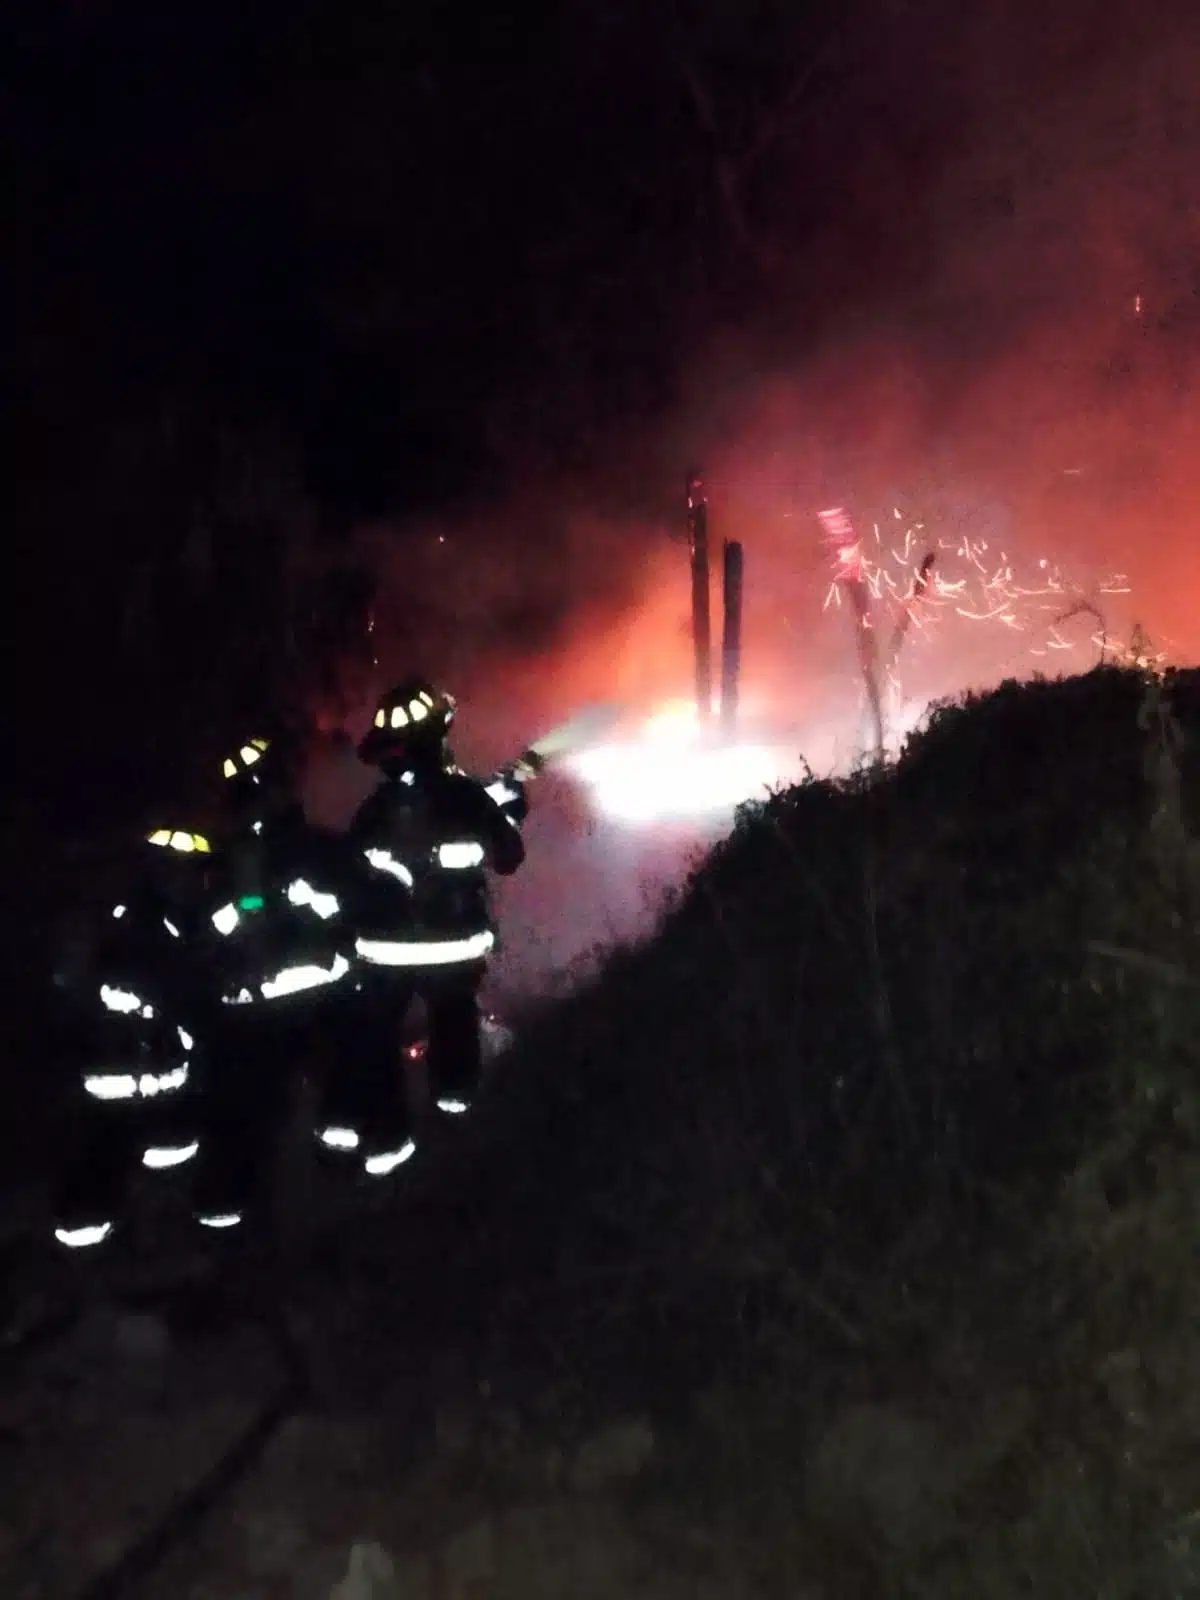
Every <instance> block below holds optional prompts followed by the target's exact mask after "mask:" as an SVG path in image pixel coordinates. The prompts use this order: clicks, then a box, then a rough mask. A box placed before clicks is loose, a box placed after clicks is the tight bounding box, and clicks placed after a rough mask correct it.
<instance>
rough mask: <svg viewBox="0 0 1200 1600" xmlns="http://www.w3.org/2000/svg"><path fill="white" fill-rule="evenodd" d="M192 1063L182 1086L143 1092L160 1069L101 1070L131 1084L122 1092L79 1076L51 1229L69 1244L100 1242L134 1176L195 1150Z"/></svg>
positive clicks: (164, 1167)
mask: <svg viewBox="0 0 1200 1600" xmlns="http://www.w3.org/2000/svg"><path fill="white" fill-rule="evenodd" d="M196 1067H197V1063H196V1060H195V1057H194V1055H193V1059H192V1060H191V1062H190V1063H189V1080H188V1084H187V1087H186V1088H180V1089H178V1090H174V1091H171V1090H157V1089H155V1090H152V1091H151V1090H149V1089H148V1086H149V1085H150V1084H152V1083H153V1082H154V1081H155V1080H156V1079H157V1078H158V1077H159V1075H158V1074H148V1073H141V1074H130V1075H129V1078H128V1083H127V1084H122V1083H121V1078H122V1076H123V1075H120V1074H111V1073H110V1074H107V1075H104V1076H106V1077H107V1080H108V1082H109V1083H110V1084H117V1085H120V1086H121V1087H131V1086H133V1085H135V1084H136V1085H141V1086H142V1087H139V1088H133V1089H132V1092H130V1093H127V1094H125V1095H123V1096H121V1097H115V1096H114V1097H111V1098H101V1097H98V1096H96V1095H95V1094H93V1093H89V1092H88V1090H87V1088H86V1085H87V1084H88V1083H89V1082H91V1083H92V1084H96V1083H98V1082H102V1081H103V1078H102V1076H101V1075H99V1074H93V1073H85V1074H83V1085H82V1086H81V1087H82V1093H81V1097H80V1104H79V1106H78V1111H77V1117H76V1119H75V1125H74V1127H73V1129H72V1131H71V1134H70V1135H69V1140H70V1155H69V1157H68V1160H67V1163H66V1166H65V1167H64V1168H63V1170H62V1172H61V1173H60V1175H59V1179H58V1182H57V1184H56V1188H55V1195H54V1201H53V1210H54V1227H55V1234H56V1237H57V1238H58V1240H59V1242H60V1243H61V1244H64V1245H67V1246H69V1247H71V1248H80V1247H84V1246H88V1245H96V1244H100V1243H102V1242H103V1240H104V1239H106V1238H107V1237H108V1236H109V1234H111V1233H112V1231H113V1229H114V1228H116V1227H117V1226H119V1224H120V1222H121V1220H122V1213H123V1212H124V1210H125V1208H126V1206H127V1205H128V1202H129V1199H130V1192H131V1189H132V1186H133V1180H134V1178H135V1176H136V1175H137V1174H138V1173H140V1172H141V1171H143V1170H146V1171H149V1172H151V1173H156V1172H161V1171H168V1172H169V1171H170V1170H172V1169H175V1168H181V1167H186V1166H187V1164H188V1163H189V1162H190V1161H192V1159H193V1158H194V1157H195V1155H196V1153H197V1148H198V1130H199V1117H200V1112H199V1101H198V1097H197V1094H196V1092H195V1087H194V1086H195V1081H196V1079H195V1074H196Z"/></svg>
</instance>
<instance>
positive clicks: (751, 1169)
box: [441, 668, 1200, 1600]
mask: <svg viewBox="0 0 1200 1600" xmlns="http://www.w3.org/2000/svg"><path fill="white" fill-rule="evenodd" d="M1195 693H1196V681H1195V679H1194V678H1193V677H1192V675H1190V674H1168V675H1167V676H1166V677H1165V678H1158V677H1155V676H1153V675H1149V674H1145V675H1144V674H1141V673H1138V672H1134V671H1128V670H1123V669H1116V668H1108V669H1100V670H1097V671H1095V672H1093V673H1091V674H1089V675H1087V676H1086V677H1081V678H1075V679H1070V680H1066V681H1061V682H1036V683H1033V684H1029V685H1025V686H1018V685H1016V684H1006V685H1004V686H1003V687H1001V688H1000V689H999V690H998V691H996V692H995V693H992V694H988V695H984V696H979V697H971V698H970V699H969V700H967V701H966V702H965V703H962V704H957V705H950V706H946V707H943V708H942V709H940V710H938V711H937V712H936V713H935V714H934V715H933V717H932V719H931V720H930V722H929V725H928V726H927V727H926V728H925V729H924V730H923V731H921V732H919V733H918V734H916V735H915V736H914V737H913V738H912V739H911V740H910V742H909V744H908V746H907V748H906V749H905V751H904V754H903V756H902V758H901V759H900V761H899V762H898V763H897V764H896V765H895V766H894V767H893V768H892V769H890V770H887V771H884V772H880V773H867V774H863V775H860V776H858V777H855V778H853V779H851V780H848V781H845V782H817V781H810V782H807V783H804V784H802V785H800V786H799V787H797V788H794V789H791V790H787V791H785V792H782V793H779V794H777V795H775V796H773V797H772V798H770V799H769V800H768V801H766V802H765V803H764V804H762V805H755V806H750V807H747V808H745V809H744V810H743V811H742V813H741V815H740V816H739V819H738V822H737V825H736V827H735V828H734V830H733V832H732V834H731V836H730V837H729V838H728V840H727V841H725V842H724V843H723V844H721V845H720V846H719V847H718V848H717V849H716V850H715V851H714V853H713V854H712V855H711V857H710V858H709V859H708V860H706V861H705V862H704V863H703V864H702V865H701V866H699V867H698V869H697V871H696V872H695V874H694V876H693V878H692V880H691V882H690V885H689V886H688V888H687V891H686V893H685V894H684V895H683V896H682V897H681V899H680V900H679V902H678V903H677V904H676V905H674V906H673V907H672V908H670V910H669V912H668V914H667V915H666V917H665V920H664V924H663V927H662V931H661V934H660V936H659V938H658V939H657V940H656V941H655V942H653V943H652V944H650V945H648V946H646V947H644V948H641V949H637V950H628V951H624V952H621V953H619V954H617V955H615V956H614V957H613V958H612V959H611V961H610V962H609V963H608V966H607V969H606V970H605V971H604V973H603V975H602V976H601V977H600V978H599V979H598V980H597V981H596V982H595V984H594V985H593V986H592V987H590V988H589V989H587V990H586V991H585V992H583V993H581V994H579V995H578V996H577V997H576V998H574V999H571V1000H569V1001H568V1002H566V1003H565V1004H562V1005H559V1006H557V1007H555V1008H554V1009H553V1010H552V1011H550V1012H549V1013H548V1014H547V1015H546V1016H545V1017H544V1018H543V1019H542V1020H541V1022H540V1024H538V1025H537V1026H536V1028H535V1029H534V1030H533V1031H532V1032H531V1033H530V1035H529V1036H528V1037H527V1038H526V1039H525V1040H524V1041H523V1043H522V1046H521V1047H520V1050H519V1055H518V1058H517V1059H516V1060H515V1061H514V1062H513V1063H512V1066H511V1068H510V1071H509V1073H508V1075H507V1082H506V1084H505V1092H504V1094H503V1095H501V1096H498V1097H497V1100H496V1102H495V1109H494V1112H493V1125H492V1129H491V1132H492V1133H493V1134H494V1138H491V1139H490V1141H489V1143H488V1146H487V1148H485V1149H484V1150H483V1151H481V1152H479V1153H478V1154H477V1156H476V1158H475V1161H474V1167H473V1176H472V1178H471V1179H470V1180H469V1181H471V1182H473V1184H474V1186H475V1188H474V1193H473V1195H466V1196H464V1194H462V1193H461V1192H459V1193H457V1194H456V1198H455V1202H454V1203H455V1206H456V1208H458V1207H462V1206H464V1205H466V1206H468V1207H470V1206H471V1205H472V1202H473V1203H474V1216H475V1224H476V1225H475V1227H474V1229H473V1230H471V1232H472V1237H473V1244H472V1245H471V1246H470V1247H469V1248H468V1250H467V1252H466V1254H465V1255H464V1256H463V1258H462V1259H461V1260H458V1261H457V1262H455V1261H451V1262H448V1263H447V1265H446V1270H445V1276H444V1279H443V1281H442V1285H441V1287H442V1290H443V1292H444V1294H445V1296H446V1303H447V1305H448V1306H451V1307H453V1310H454V1315H455V1316H456V1317H457V1318H458V1319H459V1321H460V1323H462V1324H463V1325H465V1324H466V1323H467V1322H469V1321H472V1320H474V1319H478V1323H479V1325H480V1326H482V1327H483V1329H484V1330H485V1332H486V1337H487V1340H488V1343H489V1349H490V1359H491V1361H492V1363H493V1365H494V1368H495V1369H496V1370H508V1371H512V1372H515V1371H517V1370H525V1371H527V1372H529V1373H531V1374H532V1373H534V1372H536V1374H537V1378H536V1380H535V1381H536V1383H537V1384H538V1386H539V1387H541V1386H543V1385H544V1384H546V1383H549V1384H550V1387H551V1390H552V1392H553V1393H554V1394H555V1395H556V1396H557V1397H558V1400H557V1402H556V1406H554V1407H552V1410H553V1411H554V1412H555V1414H556V1415H557V1416H558V1417H560V1418H562V1417H566V1416H572V1417H576V1418H589V1417H590V1418H593V1419H595V1418H597V1417H602V1416H605V1415H611V1414H612V1413H613V1412H614V1410H615V1409H618V1408H626V1407H628V1406H630V1405H633V1406H642V1407H645V1408H647V1409H648V1410H649V1411H650V1412H651V1413H652V1414H653V1415H654V1416H655V1417H656V1418H660V1419H664V1420H668V1419H669V1421H670V1425H671V1426H673V1427H675V1428H682V1429H683V1430H684V1437H686V1438H688V1439H689V1441H690V1444H689V1447H688V1454H687V1466H686V1469H681V1470H684V1471H685V1476H684V1477H683V1478H681V1479H679V1480H678V1483H677V1485H676V1489H677V1490H678V1484H679V1483H682V1484H684V1485H686V1494H687V1496H688V1497H689V1503H691V1504H692V1509H693V1511H695V1512H702V1513H703V1514H704V1516H705V1517H710V1516H711V1517H712V1518H714V1519H717V1520H718V1521H720V1522H721V1524H722V1525H724V1524H725V1523H727V1522H729V1523H730V1524H731V1525H736V1527H737V1528H738V1529H739V1530H740V1532H741V1534H742V1535H743V1536H744V1541H745V1542H744V1544H743V1546H742V1548H744V1550H745V1551H746V1552H747V1561H748V1563H749V1566H748V1568H747V1570H748V1571H749V1570H750V1569H751V1568H752V1569H753V1571H754V1572H755V1573H757V1574H758V1575H759V1576H760V1577H762V1578H763V1580H764V1581H765V1582H768V1583H776V1584H778V1583H779V1582H782V1581H784V1580H786V1581H787V1582H789V1583H791V1584H798V1583H800V1582H802V1581H804V1582H808V1583H810V1584H811V1583H812V1582H814V1581H815V1580H818V1579H821V1578H823V1579H824V1580H825V1581H826V1582H827V1584H828V1590H827V1592H829V1593H831V1594H833V1593H836V1594H837V1595H839V1596H849V1595H854V1594H857V1593H862V1594H864V1595H867V1594H869V1595H871V1596H880V1595H890V1594H896V1595H920V1596H936V1597H939V1600H940V1597H941V1596H947V1597H949V1596H958V1595H963V1596H966V1595H971V1596H992V1595H995V1596H1009V1595H1016V1594H1023V1593H1037V1594H1039V1595H1063V1596H1067V1595H1070V1596H1082V1595H1104V1596H1106V1597H1108V1596H1112V1597H1114V1600H1115V1597H1116V1596H1127V1595H1128V1596H1132V1595H1135V1594H1136V1595H1139V1596H1144V1597H1150V1596H1156V1595H1162V1596H1166V1595H1175V1594H1185V1593H1193V1592H1196V1588H1195V1586H1196V1585H1197V1584H1198V1583H1200V1566H1197V1565H1196V1561H1197V1560H1198V1559H1200V1558H1197V1557H1193V1554H1192V1546H1191V1544H1190V1543H1189V1529H1190V1528H1191V1527H1192V1526H1193V1524H1192V1523H1191V1522H1190V1521H1189V1519H1191V1518H1193V1514H1194V1512H1195V1510H1196V1507H1197V1505H1198V1504H1200V1502H1198V1501H1197V1498H1196V1496H1197V1493H1200V1467H1198V1466H1197V1461H1198V1459H1200V1458H1197V1456H1196V1453H1195V1451H1194V1449H1192V1448H1189V1441H1193V1440H1194V1433H1195V1424H1196V1422H1197V1420H1198V1416H1197V1409H1196V1401H1195V1392H1196V1385H1195V1381H1194V1380H1195V1376H1196V1355H1195V1350H1194V1332H1193V1330H1194V1327H1195V1325H1196V1312H1197V1310H1200V1291H1197V1288H1196V1283H1195V1273H1194V1262H1195V1252H1196V1247H1197V1243H1198V1242H1200V1232H1198V1225H1200V1200H1198V1199H1197V1195H1200V1187H1198V1184H1197V1179H1198V1178H1200V1150H1198V1148H1197V1135H1198V1133H1200V1095H1198V1094H1197V1075H1196V1071H1195V1064H1196V1048H1197V1047H1196V1040H1197V1038H1198V1037H1200V1028H1198V1024H1200V979H1198V977H1197V974H1198V973H1200V963H1198V962H1197V949H1196V943H1197V933H1196V930H1197V927H1198V925H1200V904H1198V903H1197V897H1198V894H1200V862H1198V859H1197V850H1196V846H1195V844H1194V843H1193V840H1192V836H1191V832H1190V829H1189V827H1188V824H1187V818H1186V815H1185V812H1186V803H1185V801H1186V794H1187V789H1188V775H1189V767H1190V762H1191V761H1192V759H1193V758H1192V757H1191V755H1190V746H1189V742H1188V733H1189V729H1192V730H1194V727H1195V725H1196V723H1195V719H1194V717H1193V716H1192V715H1190V714H1189V710H1188V703H1189V701H1191V700H1192V699H1193V697H1194V695H1195ZM663 1472H664V1475H665V1476H664V1478H663V1482H662V1486H661V1487H662V1492H663V1494H664V1495H669V1494H670V1493H671V1492H672V1489H671V1483H670V1481H669V1480H670V1476H671V1468H670V1465H669V1463H668V1464H667V1465H666V1466H664V1469H663ZM643 1493H649V1494H652V1491H651V1490H649V1489H644V1490H643ZM751 1552H752V1553H753V1554H752V1555H751V1554H750V1553H751ZM774 1592H779V1591H778V1590H776V1591H774ZM789 1592H791V1591H790V1590H789ZM806 1592H807V1591H806Z"/></svg>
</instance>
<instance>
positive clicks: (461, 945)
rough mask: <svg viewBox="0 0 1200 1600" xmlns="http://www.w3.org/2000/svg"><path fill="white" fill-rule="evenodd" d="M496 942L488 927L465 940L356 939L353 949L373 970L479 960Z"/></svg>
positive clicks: (442, 965) (445, 964)
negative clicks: (374, 967) (374, 968)
mask: <svg viewBox="0 0 1200 1600" xmlns="http://www.w3.org/2000/svg"><path fill="white" fill-rule="evenodd" d="M495 942H496V935H495V934H494V933H493V932H492V931H491V929H490V928H489V929H486V930H485V931H484V932H482V933H473V934H472V935H471V936H470V938H468V939H421V940H400V939H356V940H355V941H354V948H355V950H356V951H357V953H358V955H359V957H360V958H361V960H363V961H369V962H370V963H371V965H372V966H376V967H450V966H455V965H457V964H458V963H459V962H467V961H482V959H483V958H484V956H486V955H487V953H488V951H489V950H490V949H491V948H492V946H493V945H494V944H495Z"/></svg>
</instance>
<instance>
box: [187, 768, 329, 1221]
mask: <svg viewBox="0 0 1200 1600" xmlns="http://www.w3.org/2000/svg"><path fill="white" fill-rule="evenodd" d="M293 769H294V762H293V760H292V759H291V758H290V754H289V752H288V751H287V750H286V749H285V748H284V747H283V746H282V745H281V743H280V742H279V741H276V742H275V743H272V742H271V741H268V740H266V739H259V738H254V739H247V740H246V741H245V742H244V743H242V744H241V745H239V746H238V748H237V750H236V751H234V752H233V753H232V754H231V755H230V756H228V757H227V758H226V759H225V761H224V764H223V773H224V779H225V797H226V819H227V826H226V831H225V837H224V839H223V841H222V850H221V862H220V872H219V877H218V885H219V892H218V893H216V894H214V897H213V902H214V909H213V910H212V912H211V915H210V917H209V919H208V924H209V925H208V928H207V930H206V933H207V942H208V950H207V956H208V959H209V961H210V963H211V967H212V970H213V972H214V974H215V978H214V983H215V989H216V994H215V1003H214V1006H213V1013H214V1023H213V1033H212V1049H211V1057H210V1061H211V1070H210V1073H209V1081H208V1084H207V1088H206V1094H205V1098H204V1105H203V1120H202V1130H201V1150H200V1159H199V1161H198V1163H197V1173H196V1184H195V1189H194V1194H193V1202H194V1214H195V1217H196V1220H197V1221H198V1222H199V1223H200V1224H201V1226H203V1227H206V1228H210V1229H218V1230H224V1229H233V1228H236V1227H237V1226H238V1225H239V1224H240V1223H241V1222H243V1220H244V1219H245V1218H246V1215H247V1212H248V1211H249V1210H250V1209H251V1208H252V1207H253V1206H254V1205H255V1203H256V1202H257V1201H258V1199H259V1198H260V1195H261V1191H262V1180H263V1177H264V1173H265V1171H266V1168H267V1166H268V1165H269V1160H270V1155H271V1153H272V1149H273V1143H274V1136H275V1134H276V1133H277V1131H278V1130H279V1128H280V1126H281V1125H282V1123H283V1122H284V1120H285V1119H286V1116H287V1112H288V1110H289V1107H290V1092H291V1090H292V1089H293V1087H294V1086H295V1083H296V1081H297V1079H298V1077H299V1076H300V1075H301V1074H302V1072H303V1071H304V1068H305V1066H306V1065H308V1064H309V1063H310V1060H311V1056H312V1051H313V1049H314V1048H316V1049H320V1047H321V1045H322V1044H324V1043H325V1042H326V1041H327V1040H328V1038H329V1036H330V1033H331V1031H332V1028H333V1019H334V1016H335V1012H336V1003H337V1001H336V997H337V992H338V989H339V985H341V984H342V982H343V980H344V979H345V978H346V976H347V974H348V973H349V972H350V970H351V956H352V953H353V938H352V934H351V931H350V927H349V924H348V922H347V919H346V916H345V908H344V904H343V895H342V892H341V891H342V887H343V880H344V873H343V872H342V870H341V869H342V866H343V864H344V862H345V861H346V860H347V859H348V857H347V852H346V847H345V845H344V843H342V842H340V841H339V840H338V838H337V836H336V835H333V834H330V833H328V832H326V831H325V830H323V829H319V828H315V827H313V826H312V825H311V824H309V822H308V821H307V819H306V817H305V815H304V810H303V806H302V804H301V802H300V800H299V798H298V795H297V789H296V783H295V776H296V774H295V772H294V770H293Z"/></svg>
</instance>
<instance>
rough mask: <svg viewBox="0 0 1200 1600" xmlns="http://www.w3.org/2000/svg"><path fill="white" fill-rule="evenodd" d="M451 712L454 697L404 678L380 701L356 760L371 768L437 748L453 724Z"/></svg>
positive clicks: (415, 680)
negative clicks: (399, 757)
mask: <svg viewBox="0 0 1200 1600" xmlns="http://www.w3.org/2000/svg"><path fill="white" fill-rule="evenodd" d="M454 711H455V701H454V696H453V695H451V694H447V693H446V692H445V690H442V689H435V688H434V687H433V685H432V684H431V683H427V682H426V681H425V679H424V678H406V679H405V680H404V682H403V683H400V684H397V685H396V687H395V688H394V689H389V690H388V691H387V693H386V694H385V695H383V696H382V698H381V699H380V700H379V703H378V704H377V706H376V707H375V715H374V717H373V719H372V724H371V727H370V729H369V730H368V732H367V734H366V737H365V738H364V739H363V741H362V743H361V744H360V745H359V747H358V755H359V759H360V760H361V761H365V762H367V763H368V765H371V766H374V765H376V764H378V763H379V762H380V761H383V760H387V759H389V758H395V757H396V756H402V755H403V754H404V753H405V752H407V751H417V750H420V749H430V748H433V747H437V748H440V747H441V746H442V745H443V744H444V742H445V739H446V735H447V733H448V732H449V730H450V724H451V723H452V722H453V721H454Z"/></svg>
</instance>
